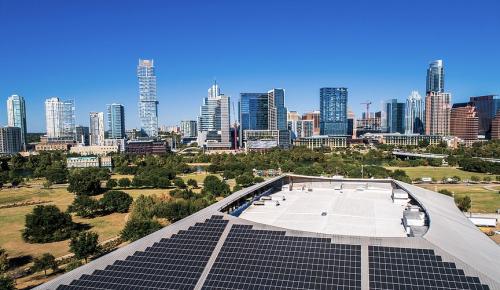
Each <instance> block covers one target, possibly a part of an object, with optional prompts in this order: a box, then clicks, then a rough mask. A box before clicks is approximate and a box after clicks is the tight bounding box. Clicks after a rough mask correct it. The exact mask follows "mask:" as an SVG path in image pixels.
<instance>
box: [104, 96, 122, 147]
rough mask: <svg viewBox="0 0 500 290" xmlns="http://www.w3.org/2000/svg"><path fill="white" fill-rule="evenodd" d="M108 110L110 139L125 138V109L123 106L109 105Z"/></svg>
mask: <svg viewBox="0 0 500 290" xmlns="http://www.w3.org/2000/svg"><path fill="white" fill-rule="evenodd" d="M107 107H108V108H107V109H108V110H107V111H108V116H107V117H108V119H107V121H108V137H107V138H108V139H123V138H125V108H124V107H123V105H121V104H116V103H113V104H109V105H108V106H107Z"/></svg>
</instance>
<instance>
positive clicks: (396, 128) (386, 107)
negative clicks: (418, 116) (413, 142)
mask: <svg viewBox="0 0 500 290" xmlns="http://www.w3.org/2000/svg"><path fill="white" fill-rule="evenodd" d="M382 114H383V116H384V121H385V122H383V125H382V126H383V128H382V131H384V132H387V133H401V134H404V133H405V103H399V102H398V100H397V99H392V100H389V101H387V102H385V103H384V104H383V111H382Z"/></svg>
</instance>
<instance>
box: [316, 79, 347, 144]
mask: <svg viewBox="0 0 500 290" xmlns="http://www.w3.org/2000/svg"><path fill="white" fill-rule="evenodd" d="M319 99H320V104H319V105H320V133H321V135H346V134H347V88H321V89H320V91H319Z"/></svg>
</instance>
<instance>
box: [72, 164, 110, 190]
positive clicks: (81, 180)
mask: <svg viewBox="0 0 500 290" xmlns="http://www.w3.org/2000/svg"><path fill="white" fill-rule="evenodd" d="M88 169H91V168H84V169H80V170H75V171H73V172H72V173H71V174H70V176H69V186H68V191H69V192H74V193H75V194H77V195H80V194H86V195H96V194H99V193H101V191H102V190H101V180H100V178H99V176H98V174H96V173H97V172H96V171H94V170H88Z"/></svg>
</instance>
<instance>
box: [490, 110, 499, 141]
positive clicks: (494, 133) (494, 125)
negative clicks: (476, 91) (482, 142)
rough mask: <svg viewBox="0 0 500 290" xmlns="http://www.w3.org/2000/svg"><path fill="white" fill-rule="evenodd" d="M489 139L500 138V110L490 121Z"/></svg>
mask: <svg viewBox="0 0 500 290" xmlns="http://www.w3.org/2000/svg"><path fill="white" fill-rule="evenodd" d="M491 139H493V140H499V139H500V112H498V113H497V115H496V116H495V118H493V120H492V121H491Z"/></svg>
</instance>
